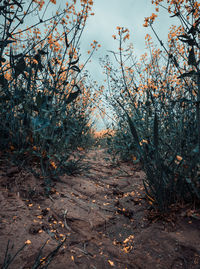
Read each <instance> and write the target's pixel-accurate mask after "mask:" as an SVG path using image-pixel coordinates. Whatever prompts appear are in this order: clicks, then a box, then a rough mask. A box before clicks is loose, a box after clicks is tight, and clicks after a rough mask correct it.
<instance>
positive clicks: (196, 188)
mask: <svg viewBox="0 0 200 269" xmlns="http://www.w3.org/2000/svg"><path fill="white" fill-rule="evenodd" d="M152 2H153V3H154V2H155V3H154V4H155V5H156V10H157V11H159V9H158V6H160V7H162V8H165V9H166V10H167V11H168V12H169V13H170V14H171V17H177V18H178V19H179V21H180V26H172V27H171V29H170V31H169V34H168V44H167V46H165V45H164V44H163V42H162V41H161V40H160V39H159V37H158V35H157V34H156V32H155V30H154V28H153V22H154V20H155V18H156V17H157V15H155V14H152V16H151V17H149V18H145V23H144V26H145V27H147V26H149V27H150V28H151V29H152V31H153V33H154V34H155V36H156V37H157V39H158V41H159V43H160V46H161V49H162V51H161V49H160V48H157V47H155V45H154V44H153V42H152V38H151V36H150V35H147V36H146V45H147V48H148V50H149V54H147V53H145V54H144V55H142V56H141V58H140V60H139V61H136V59H135V58H134V53H133V48H132V46H130V45H129V46H127V47H125V42H126V40H127V39H128V38H129V31H128V29H125V28H123V27H118V28H117V34H118V35H117V36H116V35H113V38H114V39H116V40H117V41H118V42H119V51H118V52H112V53H113V54H114V56H115V59H116V62H117V63H118V64H119V66H118V67H117V68H116V65H114V64H112V62H111V60H110V58H109V57H106V58H105V59H104V61H103V65H104V68H105V72H106V74H107V78H108V91H107V93H106V99H107V100H109V103H110V105H111V106H112V107H113V110H114V111H115V115H116V117H115V120H116V121H117V122H118V124H117V125H116V134H115V136H114V137H113V143H111V145H112V147H111V149H110V151H111V152H112V154H117V153H120V155H121V157H122V158H124V157H125V158H126V159H127V158H129V159H130V158H132V159H133V161H134V162H135V161H141V163H142V165H143V168H144V170H145V172H146V178H145V179H144V186H145V190H146V193H147V195H148V197H149V200H150V202H151V203H152V204H153V205H154V206H157V207H158V208H159V209H160V210H166V209H168V208H169V206H170V205H171V204H173V203H175V202H178V201H187V202H192V203H193V202H195V201H196V202H197V201H199V198H200V184H199V183H200V154H199V152H200V69H199V68H200V65H199V64H200V44H199V37H200V19H199V15H200V4H198V3H197V1H167V4H166V3H164V4H166V6H163V5H164V4H163V3H162V2H165V1H152Z"/></svg>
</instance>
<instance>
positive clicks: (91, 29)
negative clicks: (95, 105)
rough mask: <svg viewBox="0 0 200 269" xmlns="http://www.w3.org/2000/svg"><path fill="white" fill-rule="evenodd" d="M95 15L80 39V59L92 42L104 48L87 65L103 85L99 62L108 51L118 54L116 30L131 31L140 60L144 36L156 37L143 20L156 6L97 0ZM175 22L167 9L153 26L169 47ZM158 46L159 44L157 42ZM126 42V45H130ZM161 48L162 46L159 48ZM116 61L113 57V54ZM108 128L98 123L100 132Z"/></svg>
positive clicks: (135, 0)
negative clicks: (123, 28)
mask: <svg viewBox="0 0 200 269" xmlns="http://www.w3.org/2000/svg"><path fill="white" fill-rule="evenodd" d="M92 11H93V12H94V13H95V15H94V16H91V17H90V18H89V19H88V21H87V25H86V28H85V31H84V32H83V35H82V39H81V54H82V55H81V56H82V57H81V59H84V57H87V53H86V52H87V50H89V49H90V47H89V45H90V43H91V42H93V40H97V41H98V42H99V44H101V48H100V49H99V50H98V51H97V52H96V53H95V54H94V56H93V58H92V62H91V63H89V64H88V65H87V69H88V70H89V72H90V74H91V77H92V79H93V80H96V81H97V82H98V83H99V84H100V85H101V84H102V83H103V80H104V79H105V77H104V75H103V74H102V73H103V70H102V67H101V66H100V62H99V58H101V57H103V56H105V55H106V54H108V55H109V52H108V51H116V50H117V48H118V42H117V41H116V40H114V39H113V37H112V35H113V34H116V33H117V30H116V27H117V26H121V27H127V28H128V29H129V31H130V40H128V42H130V43H132V44H133V47H134V51H135V56H136V57H137V58H138V59H139V58H140V55H141V54H143V53H144V52H145V36H146V34H150V35H152V37H154V35H153V33H152V31H151V29H150V28H145V27H143V23H144V18H145V17H149V16H150V15H151V14H152V13H153V12H154V13H155V6H153V5H152V4H151V0H94V5H93V10H92ZM175 23H176V21H175V19H174V18H169V15H168V13H167V12H166V11H165V10H164V9H160V12H159V14H158V18H157V19H156V21H155V23H154V29H155V30H156V33H157V34H158V36H159V37H160V39H161V40H162V41H163V42H164V43H166V41H167V36H168V29H169V27H170V25H171V24H175ZM154 41H155V44H158V41H157V40H156V38H154ZM128 42H127V43H128ZM158 46H159V44H158ZM110 57H111V59H112V57H113V61H114V56H113V55H112V54H110ZM102 128H105V126H104V123H103V122H102V120H101V119H100V120H98V121H97V129H99V130H100V129H102Z"/></svg>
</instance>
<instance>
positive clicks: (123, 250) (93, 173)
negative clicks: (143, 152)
mask: <svg viewBox="0 0 200 269" xmlns="http://www.w3.org/2000/svg"><path fill="white" fill-rule="evenodd" d="M84 162H85V163H86V164H88V165H89V167H90V169H89V170H88V171H85V172H84V173H82V174H81V175H79V176H71V177H70V176H64V177H63V178H62V182H59V183H56V186H55V190H52V193H51V196H50V198H45V197H44V196H43V195H41V194H42V190H43V189H42V187H41V183H40V182H38V180H36V179H35V178H34V177H33V176H32V175H30V174H27V172H24V171H22V170H21V171H20V170H19V169H18V168H17V167H9V168H8V167H5V166H3V165H2V166H1V167H0V190H1V192H0V208H1V209H0V265H1V264H2V261H3V256H4V253H5V249H6V245H7V241H8V239H10V240H11V242H13V243H14V244H15V246H14V250H13V252H15V251H16V250H17V249H19V248H20V247H21V246H22V245H23V243H24V242H25V241H26V240H30V241H31V242H32V243H31V244H30V245H28V246H26V247H25V249H24V250H23V252H21V253H20V254H19V256H18V257H17V258H16V260H15V262H14V263H13V265H11V266H10V267H9V268H11V269H12V268H13V269H15V268H16V269H19V268H26V269H28V268H31V265H32V263H33V260H34V259H35V257H36V256H37V253H38V251H39V249H40V248H41V246H42V245H43V244H44V242H45V241H46V240H47V239H49V241H48V244H47V245H46V246H45V248H44V256H45V255H47V254H48V253H49V252H50V251H52V250H53V249H54V248H55V247H56V246H57V245H58V241H59V240H62V239H63V238H64V237H66V241H65V243H64V245H63V246H62V248H61V249H60V251H59V253H58V255H57V257H56V258H55V259H54V260H53V261H52V263H51V264H50V265H49V267H48V268H50V269H51V268H52V269H53V268H56V269H65V268H72V269H73V268H80V269H90V268H91V269H95V268H96V269H104V268H123V269H125V268H127V269H129V268H137V269H138V268H141V269H151V268H152V269H153V268H160V269H168V268H169V269H171V268H172V269H175V268H176V269H182V268H185V269H186V268H187V269H190V268H192V269H193V268H194V269H199V268H200V229H199V227H200V226H199V225H200V220H199V219H198V217H197V216H198V214H196V215H195V214H192V213H191V214H189V213H188V212H191V208H189V207H188V208H187V206H184V207H183V209H182V210H179V211H178V212H175V213H174V215H170V216H169V218H168V219H167V218H166V219H165V220H159V219H158V218H157V219H156V217H155V216H154V218H153V214H150V212H149V211H148V210H147V209H148V207H149V204H148V203H147V201H146V199H145V194H144V191H143V187H142V179H143V177H144V173H143V172H142V171H141V170H140V168H139V166H133V165H130V164H125V163H121V164H120V165H118V166H113V165H112V163H111V162H110V161H109V159H108V156H107V155H106V153H105V152H104V150H102V149H98V150H92V151H89V152H88V154H87V158H86V159H85V161H84ZM158 217H159V216H158ZM172 217H174V218H172ZM155 220H156V221H155Z"/></svg>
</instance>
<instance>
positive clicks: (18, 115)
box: [0, 0, 97, 189]
mask: <svg viewBox="0 0 200 269" xmlns="http://www.w3.org/2000/svg"><path fill="white" fill-rule="evenodd" d="M51 2H52V1H51ZM4 4H5V5H4V6H2V7H1V14H2V16H3V17H4V24H3V25H2V26H1V41H0V55H1V58H0V96H1V100H0V148H1V149H2V150H7V152H9V153H10V154H11V156H12V157H13V159H14V161H15V162H17V163H20V164H21V165H22V164H23V165H24V167H26V168H28V167H30V168H31V169H34V171H35V172H37V175H38V176H39V177H42V178H44V179H45V182H46V184H47V185H48V186H49V185H50V182H51V179H50V178H52V177H53V176H57V175H59V174H62V173H64V172H67V171H68V167H69V163H68V159H69V157H70V155H72V154H73V151H74V150H76V148H77V147H78V146H79V147H80V146H81V145H83V144H84V143H86V141H87V139H86V137H87V136H88V135H89V132H90V127H89V126H90V121H91V119H90V109H91V107H92V106H91V103H90V98H91V97H92V94H93V93H92V89H91V86H88V85H87V84H88V83H87V81H86V76H85V75H84V74H82V70H83V68H84V65H81V64H80V63H79V55H78V54H79V40H80V37H81V34H82V32H83V29H84V27H85V23H86V19H87V17H88V12H89V11H90V9H91V6H90V5H91V3H90V4H82V6H81V10H78V11H77V12H76V9H75V7H74V4H73V1H72V4H71V5H69V6H68V8H67V9H65V10H63V11H62V12H58V11H57V12H56V14H55V15H54V16H53V17H51V18H45V14H46V13H45V12H46V10H47V9H46V8H47V7H45V6H44V7H43V5H44V4H43V2H42V1H36V0H35V1H30V2H29V3H26V4H25V3H22V4H20V3H18V2H17V1H15V2H13V4H12V5H10V4H9V1H4ZM43 9H44V11H43ZM72 11H73V12H72ZM33 12H36V14H37V15H38V22H37V23H36V24H35V25H31V26H30V27H28V28H24V29H21V30H20V29H18V28H19V25H21V26H22V27H23V24H24V23H25V22H26V20H27V19H28V18H29V17H30V14H32V13H33ZM41 12H43V13H41ZM42 14H43V15H42ZM72 16H73V20H72V21H71V22H67V21H66V19H65V18H66V17H68V18H69V19H68V20H69V21H70V17H72ZM75 18H76V19H75ZM18 21H19V23H18ZM47 23H49V25H48V24H47ZM38 25H40V28H39V27H38ZM68 25H69V26H68ZM43 26H46V29H44V30H41V29H43ZM69 27H70V28H69ZM17 29H18V31H17ZM41 31H43V33H42V34H41ZM93 47H94V50H95V49H96V48H97V43H95V44H94V46H93ZM89 57H90V56H89ZM70 162H71V161H70ZM74 163H75V162H74ZM70 165H71V163H70ZM48 189H49V187H48Z"/></svg>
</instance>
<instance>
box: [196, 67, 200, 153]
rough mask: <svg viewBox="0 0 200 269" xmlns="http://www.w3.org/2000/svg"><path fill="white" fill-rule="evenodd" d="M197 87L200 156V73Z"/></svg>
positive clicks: (199, 148) (199, 149)
mask: <svg viewBox="0 0 200 269" xmlns="http://www.w3.org/2000/svg"><path fill="white" fill-rule="evenodd" d="M197 86H198V95H197V108H196V110H197V128H198V152H199V154H200V71H199V72H198V73H197Z"/></svg>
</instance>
